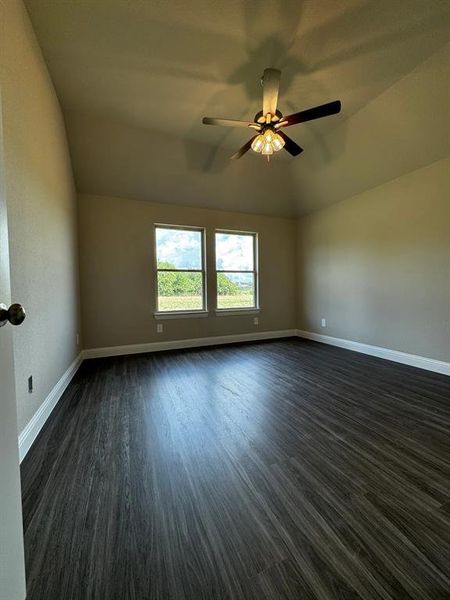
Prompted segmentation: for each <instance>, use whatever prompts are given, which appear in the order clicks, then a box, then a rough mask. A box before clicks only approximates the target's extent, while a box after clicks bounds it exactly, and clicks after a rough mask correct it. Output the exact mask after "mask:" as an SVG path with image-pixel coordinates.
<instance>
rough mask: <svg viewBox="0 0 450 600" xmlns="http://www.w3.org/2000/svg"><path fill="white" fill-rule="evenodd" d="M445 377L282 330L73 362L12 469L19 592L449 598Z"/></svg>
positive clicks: (42, 596)
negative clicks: (22, 584)
mask: <svg viewBox="0 0 450 600" xmlns="http://www.w3.org/2000/svg"><path fill="white" fill-rule="evenodd" d="M449 433H450V378H448V377H445V376H443V375H437V374H433V373H429V372H426V371H421V370H418V369H414V368H412V367H407V366H404V365H398V364H395V363H390V362H387V361H382V360H380V359H376V358H373V357H368V356H364V355H362V354H356V353H353V352H349V351H346V350H342V349H338V348H333V347H330V346H325V345H322V344H318V343H315V342H308V341H300V340H296V339H288V340H281V341H274V342H269V343H259V344H247V345H240V346H227V347H220V348H208V349H202V350H190V351H180V352H170V353H169V352H168V353H159V354H148V355H135V356H128V357H117V358H109V359H98V360H91V361H86V362H85V363H84V364H83V365H82V367H81V369H80V371H79V372H78V374H77V376H76V377H75V379H74V380H73V382H72V383H71V385H70V386H69V388H68V390H67V391H66V393H65V395H64V397H63V399H62V400H61V402H60V403H59V405H58V407H57V408H56V409H55V411H54V413H53V414H52V416H51V418H50V419H49V421H48V423H47V425H46V426H45V428H44V430H43V431H42V433H41V435H40V437H39V438H38V440H37V442H36V444H35V445H34V446H33V448H32V450H31V451H30V453H29V454H28V456H27V457H26V459H25V461H24V462H23V464H22V485H23V507H24V526H25V546H26V564H27V574H28V600H71V599H77V600H115V599H117V600H146V599H149V600H150V599H151V600H222V599H223V600H225V599H226V600H231V599H233V600H234V599H237V600H267V599H270V600H272V599H289V600H291V599H292V600H310V599H319V600H330V599H345V600H356V599H363V600H372V599H385V600H388V599H390V600H403V599H416V600H444V598H445V599H446V600H448V599H449V598H450V573H449V565H450V483H449V481H450V435H449Z"/></svg>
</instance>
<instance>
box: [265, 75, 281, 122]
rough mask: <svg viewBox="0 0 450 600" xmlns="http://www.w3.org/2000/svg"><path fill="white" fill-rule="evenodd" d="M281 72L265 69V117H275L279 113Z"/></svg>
mask: <svg viewBox="0 0 450 600" xmlns="http://www.w3.org/2000/svg"><path fill="white" fill-rule="evenodd" d="M280 77H281V71H279V70H278V69H265V70H264V75H263V115H264V116H266V115H267V113H270V114H271V115H274V114H275V113H276V112H277V104H278V91H279V89H280Z"/></svg>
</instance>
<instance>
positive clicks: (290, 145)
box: [277, 131, 303, 156]
mask: <svg viewBox="0 0 450 600" xmlns="http://www.w3.org/2000/svg"><path fill="white" fill-rule="evenodd" d="M277 133H278V135H281V137H282V138H283V140H284V149H285V150H287V151H288V152H289V154H292V156H298V155H299V154H301V153H302V152H303V148H301V147H300V146H299V145H298V144H296V143H295V142H294V140H291V138H290V137H288V136H287V135H286V134H285V133H283V132H282V131H277Z"/></svg>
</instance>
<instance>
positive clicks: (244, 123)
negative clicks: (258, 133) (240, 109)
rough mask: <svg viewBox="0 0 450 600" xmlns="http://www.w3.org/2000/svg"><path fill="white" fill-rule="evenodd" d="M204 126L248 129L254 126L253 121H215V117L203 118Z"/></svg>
mask: <svg viewBox="0 0 450 600" xmlns="http://www.w3.org/2000/svg"><path fill="white" fill-rule="evenodd" d="M202 122H203V125H222V127H248V126H249V125H254V123H252V122H251V121H236V120H234V119H215V118H213V117H203V120H202Z"/></svg>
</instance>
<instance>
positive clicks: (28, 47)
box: [0, 0, 79, 431]
mask: <svg viewBox="0 0 450 600" xmlns="http://www.w3.org/2000/svg"><path fill="white" fill-rule="evenodd" d="M0 37H1V42H0V44H1V47H0V55H1V59H0V60H1V93H2V105H3V127H4V144H5V175H6V181H5V184H6V199H7V205H8V217H9V219H8V220H9V234H10V259H11V292H12V298H13V300H14V301H17V302H21V303H22V304H23V305H24V306H25V308H26V310H27V318H26V320H25V322H24V323H23V325H22V326H21V327H18V328H17V329H15V330H14V353H15V367H16V369H15V371H16V372H15V376H16V388H17V410H18V427H19V431H21V430H22V429H23V428H24V426H25V425H26V424H27V423H28V421H29V420H30V419H31V417H32V416H33V415H34V413H35V412H36V410H37V409H38V408H39V406H40V405H41V404H42V402H43V400H44V399H45V398H46V396H47V394H48V393H49V392H50V390H51V389H52V388H53V386H54V385H55V383H56V382H57V381H58V379H59V378H60V377H61V375H62V374H63V373H64V371H65V370H66V369H67V368H68V366H69V365H70V364H71V362H72V361H73V360H74V358H75V357H76V355H77V354H78V351H79V350H78V349H77V345H76V333H77V331H78V328H79V325H78V289H77V286H78V282H77V270H78V267H77V251H76V206H75V202H76V200H75V193H74V186H73V181H72V172H71V165H70V160H69V154H68V150H67V143H66V136H65V130H64V124H63V120H62V116H61V111H60V108H59V104H58V100H57V98H56V95H55V92H54V89H53V86H52V83H51V80H50V78H49V75H48V72H47V69H46V66H45V64H44V61H43V59H42V55H41V52H40V49H39V47H38V45H37V42H36V39H35V36H34V33H33V31H32V29H31V25H30V22H29V19H28V15H27V12H26V10H25V9H24V7H23V5H22V3H21V2H20V0H8V1H7V2H4V3H2V31H1V36H0ZM29 375H33V380H34V392H33V394H29V393H28V391H27V379H28V376H29Z"/></svg>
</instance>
